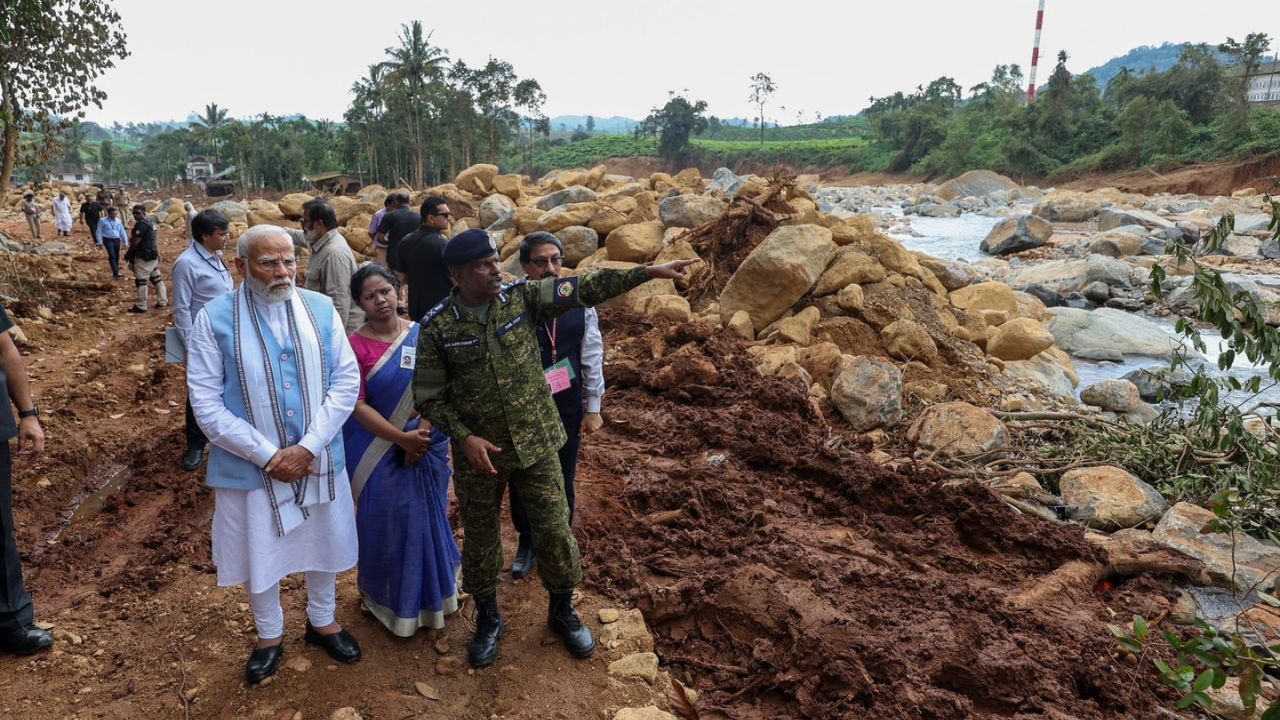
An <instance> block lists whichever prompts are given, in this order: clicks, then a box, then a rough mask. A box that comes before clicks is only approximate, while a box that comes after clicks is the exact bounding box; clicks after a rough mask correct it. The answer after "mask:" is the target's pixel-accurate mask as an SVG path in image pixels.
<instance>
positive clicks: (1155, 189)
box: [1060, 155, 1280, 195]
mask: <svg viewBox="0 0 1280 720" xmlns="http://www.w3.org/2000/svg"><path fill="white" fill-rule="evenodd" d="M1277 181H1280V155H1273V156H1271V157H1267V158H1254V159H1251V160H1224V161H1221V162H1214V163H1203V164H1200V165H1188V166H1186V167H1180V168H1176V169H1174V170H1169V171H1167V172H1162V173H1161V172H1156V171H1155V170H1152V169H1150V168H1143V169H1141V170H1128V171H1124V172H1115V173H1105V174H1102V175H1091V176H1089V177H1086V178H1080V179H1075V180H1071V181H1070V182H1064V183H1063V184H1062V185H1061V186H1060V187H1063V188H1068V189H1071V190H1095V189H1097V188H1104V187H1113V188H1118V189H1120V190H1123V191H1124V192H1131V193H1142V194H1144V195H1154V194H1156V193H1162V192H1164V193H1174V194H1181V193H1195V194H1197V195H1230V194H1231V193H1233V192H1235V191H1236V190H1242V189H1244V188H1253V189H1255V190H1257V191H1258V192H1275V187H1276V183H1277Z"/></svg>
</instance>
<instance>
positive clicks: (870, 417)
mask: <svg viewBox="0 0 1280 720" xmlns="http://www.w3.org/2000/svg"><path fill="white" fill-rule="evenodd" d="M722 307H723V305H722ZM831 405H832V406H833V407H835V409H836V411H837V412H839V413H840V416H841V417H843V418H844V419H845V422H848V423H849V424H850V425H851V426H853V429H854V430H856V431H858V432H866V431H867V430H874V429H876V428H879V427H886V426H889V425H893V424H894V423H896V422H898V420H899V418H901V417H902V372H901V371H900V370H898V368H896V367H894V366H893V363H891V362H889V361H888V360H885V359H883V358H878V357H866V356H864V355H859V356H857V357H852V358H847V359H846V360H844V361H843V362H842V364H841V368H840V371H839V372H838V373H836V379H835V381H834V382H832V383H831Z"/></svg>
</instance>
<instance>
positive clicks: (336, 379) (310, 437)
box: [298, 310, 360, 457]
mask: <svg viewBox="0 0 1280 720" xmlns="http://www.w3.org/2000/svg"><path fill="white" fill-rule="evenodd" d="M329 343H330V347H333V348H336V350H337V352H336V353H335V355H336V356H337V362H335V363H334V364H333V372H332V374H331V376H330V379H329V392H327V393H325V396H324V400H322V401H321V402H320V409H319V411H318V412H316V414H315V417H313V418H311V425H310V426H309V427H308V428H307V431H306V433H304V434H303V436H302V439H301V440H299V441H298V444H299V445H301V446H302V447H304V448H306V449H307V450H308V451H309V452H310V453H311V454H312V455H313V456H315V457H320V452H321V451H322V450H324V447H325V446H326V445H328V444H329V443H330V442H332V441H333V438H334V436H336V435H337V434H338V433H339V432H341V431H342V425H343V423H345V422H346V421H347V418H349V417H351V411H352V410H355V407H356V398H357V397H359V395H360V366H359V365H358V364H357V363H356V354H355V352H354V351H353V350H352V349H351V343H350V342H348V341H347V336H346V334H345V333H344V325H343V321H342V318H340V317H339V316H338V311H337V310H334V311H333V330H332V332H331V333H330V335H329Z"/></svg>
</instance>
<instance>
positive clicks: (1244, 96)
mask: <svg viewBox="0 0 1280 720" xmlns="http://www.w3.org/2000/svg"><path fill="white" fill-rule="evenodd" d="M1270 49H1271V38H1269V37H1267V35H1266V34H1265V33H1249V34H1248V35H1247V36H1246V37H1245V39H1244V40H1243V41H1237V40H1236V39H1235V38H1233V37H1227V41H1226V42H1224V43H1222V44H1221V45H1219V46H1218V50H1219V51H1221V52H1223V53H1225V54H1226V55H1227V57H1228V58H1230V62H1231V64H1232V66H1234V69H1235V70H1236V72H1235V73H1234V74H1233V75H1232V77H1231V81H1230V82H1229V83H1228V87H1227V91H1228V92H1229V93H1230V95H1231V98H1232V99H1233V100H1234V101H1235V104H1234V106H1233V107H1234V111H1233V112H1231V113H1230V114H1228V115H1227V116H1226V122H1225V123H1224V124H1223V129H1224V130H1225V131H1226V132H1227V133H1228V134H1230V135H1232V136H1235V135H1238V134H1239V133H1241V132H1244V131H1246V130H1247V126H1248V122H1249V81H1250V80H1251V79H1252V78H1253V76H1254V75H1255V74H1256V73H1257V72H1258V68H1259V67H1260V66H1261V65H1262V58H1263V56H1265V55H1266V53H1267V51H1268V50H1270Z"/></svg>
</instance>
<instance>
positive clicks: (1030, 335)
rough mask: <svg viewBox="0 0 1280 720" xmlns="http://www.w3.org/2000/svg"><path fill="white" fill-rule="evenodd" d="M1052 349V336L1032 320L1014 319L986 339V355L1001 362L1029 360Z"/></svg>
mask: <svg viewBox="0 0 1280 720" xmlns="http://www.w3.org/2000/svg"><path fill="white" fill-rule="evenodd" d="M1051 347H1053V334H1052V333H1050V332H1049V331H1048V330H1046V329H1045V327H1044V325H1041V324H1040V322H1039V321H1037V320H1033V319H1032V318H1025V317H1024V318H1014V319H1012V320H1009V321H1008V322H1005V323H1004V324H1002V325H1001V326H1000V327H998V328H996V331H995V334H994V335H992V336H991V337H990V338H988V339H987V353H988V354H990V355H992V356H994V357H998V358H1000V359H1001V360H1030V359H1031V358H1033V357H1035V356H1036V355H1039V354H1040V353H1042V352H1044V351H1045V350H1048V349H1049V348H1051Z"/></svg>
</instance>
